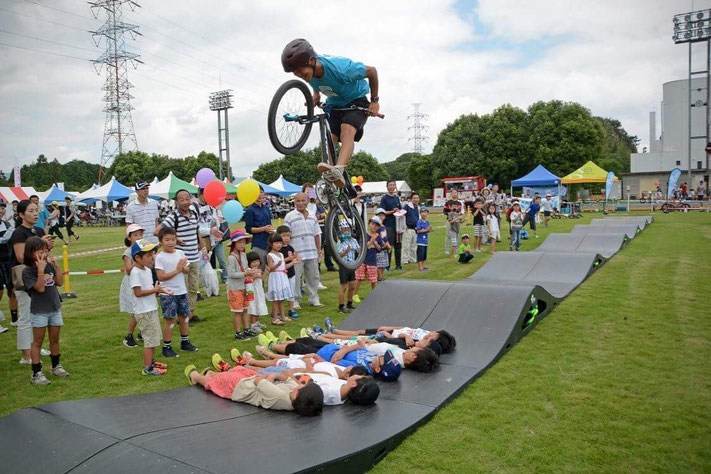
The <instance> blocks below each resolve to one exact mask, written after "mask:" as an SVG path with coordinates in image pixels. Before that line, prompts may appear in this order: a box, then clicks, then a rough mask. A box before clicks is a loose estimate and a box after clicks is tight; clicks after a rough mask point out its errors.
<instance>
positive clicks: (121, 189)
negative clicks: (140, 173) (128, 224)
mask: <svg viewBox="0 0 711 474" xmlns="http://www.w3.org/2000/svg"><path fill="white" fill-rule="evenodd" d="M132 192H133V190H132V189H131V188H128V187H126V186H124V185H123V184H121V183H119V182H118V181H116V178H114V177H113V176H112V177H111V180H110V181H109V182H108V183H106V184H104V185H103V186H100V187H98V188H93V187H92V189H87V190H86V191H84V192H83V193H81V194H79V195H78V196H77V200H79V201H81V202H83V203H85V204H92V203H94V202H96V201H104V202H111V201H123V200H125V199H128V197H129V196H130V195H131V193H132Z"/></svg>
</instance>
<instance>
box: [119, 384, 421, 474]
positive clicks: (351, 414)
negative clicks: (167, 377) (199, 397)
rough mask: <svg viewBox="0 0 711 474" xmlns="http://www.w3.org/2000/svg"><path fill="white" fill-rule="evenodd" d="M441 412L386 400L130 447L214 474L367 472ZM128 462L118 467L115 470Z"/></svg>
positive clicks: (211, 426)
mask: <svg viewBox="0 0 711 474" xmlns="http://www.w3.org/2000/svg"><path fill="white" fill-rule="evenodd" d="M195 389H196V390H199V388H197V387H195ZM434 412H435V410H434V409H433V408H432V407H429V406H424V405H418V404H415V403H407V402H402V401H393V400H387V399H382V400H381V399H379V400H378V402H377V403H376V405H375V406H370V407H358V406H355V405H350V404H346V405H343V406H338V407H325V408H324V412H323V414H322V415H321V416H316V417H302V416H299V415H296V414H294V413H291V412H278V411H269V410H264V411H262V412H261V413H259V414H255V415H251V416H248V417H244V418H237V419H232V420H225V421H218V422H215V423H208V424H203V425H196V426H188V427H185V428H177V429H172V430H168V431H159V432H155V433H149V434H146V435H143V436H139V437H137V438H134V439H132V440H131V443H132V444H135V445H136V446H141V447H142V448H144V449H147V450H149V451H152V452H155V453H158V454H160V455H162V456H165V457H168V458H171V459H175V460H177V461H180V462H182V463H185V464H188V465H191V466H199V467H201V468H202V469H204V470H206V471H209V472H213V473H252V472H254V473H260V474H265V473H281V472H300V471H305V470H315V469H317V468H318V469H319V470H320V471H322V470H325V471H327V472H331V471H333V472H339V473H342V472H363V471H365V470H366V469H367V468H368V467H369V466H371V465H372V464H373V463H374V462H376V461H377V460H379V459H380V458H381V457H382V456H384V455H385V454H386V453H387V452H388V451H389V450H390V449H392V448H393V447H395V446H396V445H397V444H398V443H399V442H400V441H402V439H403V438H404V436H406V435H407V434H409V433H410V432H411V431H412V430H414V428H415V427H416V426H417V425H419V424H420V423H422V422H424V421H426V420H427V419H428V418H429V417H430V416H431V415H432V414H434ZM354 454H356V455H354ZM345 458H347V459H345ZM121 462H122V461H121V460H120V459H119V460H117V464H116V466H120V465H121ZM115 470H121V469H116V468H115Z"/></svg>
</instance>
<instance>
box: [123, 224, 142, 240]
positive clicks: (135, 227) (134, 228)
mask: <svg viewBox="0 0 711 474" xmlns="http://www.w3.org/2000/svg"><path fill="white" fill-rule="evenodd" d="M137 230H146V229H144V228H143V227H141V226H140V225H138V224H131V225H130V226H128V227H126V237H128V236H129V235H131V232H136V231H137Z"/></svg>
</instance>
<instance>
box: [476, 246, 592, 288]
mask: <svg viewBox="0 0 711 474" xmlns="http://www.w3.org/2000/svg"><path fill="white" fill-rule="evenodd" d="M521 257H524V258H523V264H522V265H520V266H519V259H520V258H521ZM603 261H604V258H603V257H601V256H600V255H598V254H597V253H590V252H525V253H518V252H498V253H496V254H495V255H494V256H493V257H491V258H490V259H489V261H488V262H487V263H486V264H485V265H484V266H483V267H481V268H480V269H479V271H477V272H476V273H475V274H474V275H472V276H470V277H469V278H467V280H466V281H467V282H480V283H492V284H505V285H511V284H513V285H516V284H527V285H536V284H538V285H540V286H542V287H543V288H544V289H545V290H546V291H547V292H549V293H551V294H552V295H553V296H555V297H556V298H564V297H565V296H567V295H568V294H569V293H570V292H571V291H573V290H574V289H575V288H576V287H577V286H578V285H580V284H581V283H582V282H583V281H584V280H585V278H587V277H588V275H590V274H591V273H592V272H593V271H594V270H595V269H596V268H597V266H599V265H600V264H601V263H603ZM531 262H535V263H534V264H533V265H532V266H531V265H530V263H531ZM519 269H520V270H521V271H520V272H518V270H519Z"/></svg>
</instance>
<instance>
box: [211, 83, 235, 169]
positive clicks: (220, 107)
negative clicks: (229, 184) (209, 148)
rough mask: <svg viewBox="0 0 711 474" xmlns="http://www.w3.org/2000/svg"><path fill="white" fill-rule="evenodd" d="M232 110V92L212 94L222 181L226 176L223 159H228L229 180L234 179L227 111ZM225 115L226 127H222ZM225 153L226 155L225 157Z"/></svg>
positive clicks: (225, 91) (212, 108)
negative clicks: (215, 113) (215, 112)
mask: <svg viewBox="0 0 711 474" xmlns="http://www.w3.org/2000/svg"><path fill="white" fill-rule="evenodd" d="M231 108H232V90H224V91H218V92H213V93H212V94H210V110H214V111H217V144H218V149H219V154H220V158H219V160H220V164H219V170H220V180H222V179H224V177H225V174H224V170H223V166H222V160H223V157H226V158H227V170H226V171H227V179H231V178H232V167H231V166H230V130H229V122H228V119H227V110H228V109H231ZM223 113H224V118H225V125H224V127H223V126H222V114H223ZM223 153H224V155H223Z"/></svg>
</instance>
